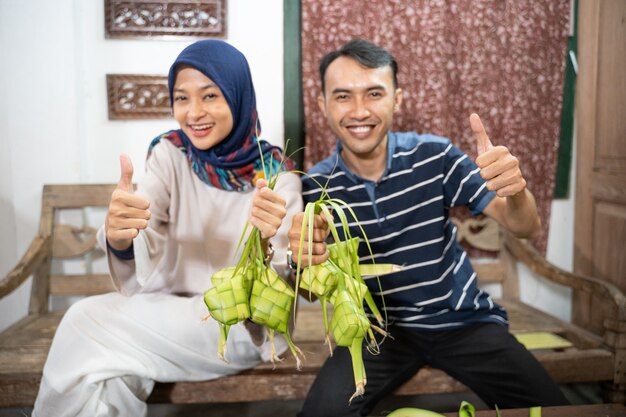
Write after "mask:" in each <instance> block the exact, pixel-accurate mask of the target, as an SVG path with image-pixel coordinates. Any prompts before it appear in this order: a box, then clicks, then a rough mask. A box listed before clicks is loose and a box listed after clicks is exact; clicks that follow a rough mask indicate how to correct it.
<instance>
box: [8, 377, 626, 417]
mask: <svg viewBox="0 0 626 417" xmlns="http://www.w3.org/2000/svg"><path fill="white" fill-rule="evenodd" d="M562 390H563V392H564V393H565V395H566V396H567V398H568V399H569V400H570V401H571V402H572V403H573V404H578V405H585V404H592V403H599V402H600V397H599V395H600V390H599V388H598V387H596V386H595V384H577V385H567V386H562ZM461 401H469V402H470V403H472V404H473V405H474V406H475V407H476V408H477V409H479V410H480V409H482V410H485V409H486V406H485V404H484V403H483V402H482V401H481V400H480V399H479V398H478V397H476V396H475V395H474V394H472V393H455V394H436V395H421V396H419V397H405V396H399V397H391V398H388V399H386V400H383V401H382V402H381V403H380V404H379V405H378V406H377V407H376V409H375V410H374V413H373V416H384V415H386V414H387V413H389V412H390V411H392V410H394V409H396V408H400V407H418V408H424V409H428V410H433V411H437V412H439V413H448V412H451V413H452V414H450V415H451V416H454V417H456V416H457V415H458V414H457V411H458V407H459V404H460V403H461ZM301 406H302V401H262V402H253V403H245V404H242V403H235V404H211V405H206V404H192V405H172V404H149V405H148V417H217V416H219V417H294V416H295V415H296V414H297V412H298V411H299V410H300V408H301ZM31 411H32V409H31V408H7V409H0V417H30V414H31ZM509 414H511V413H510V412H508V413H506V414H503V416H504V417H519V416H521V414H520V415H519V416H518V415H517V414H511V415H509ZM527 415H528V414H527V413H526V414H525V415H524V417H526V416H527ZM492 416H495V414H493V412H492V413H491V414H489V413H487V414H485V415H480V414H479V416H477V417H492ZM543 416H544V417H550V415H548V414H546V413H543ZM606 416H607V417H618V416H619V417H626V416H624V415H620V414H610V413H607V414H606ZM567 417H574V415H572V416H567ZM585 417H594V416H585Z"/></svg>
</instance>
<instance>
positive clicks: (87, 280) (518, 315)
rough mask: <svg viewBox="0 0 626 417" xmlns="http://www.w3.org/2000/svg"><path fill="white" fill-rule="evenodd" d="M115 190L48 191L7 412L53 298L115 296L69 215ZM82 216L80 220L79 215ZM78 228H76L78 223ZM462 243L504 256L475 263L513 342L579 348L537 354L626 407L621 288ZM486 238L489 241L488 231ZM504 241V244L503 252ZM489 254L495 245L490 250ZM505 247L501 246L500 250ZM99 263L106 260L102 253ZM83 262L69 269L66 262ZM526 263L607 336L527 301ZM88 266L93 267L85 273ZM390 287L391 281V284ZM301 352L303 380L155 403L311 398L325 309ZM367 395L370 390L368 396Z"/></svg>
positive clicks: (282, 374)
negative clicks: (552, 339)
mask: <svg viewBox="0 0 626 417" xmlns="http://www.w3.org/2000/svg"><path fill="white" fill-rule="evenodd" d="M113 187H114V185H113V184H100V185H98V184H90V185H87V184H82V185H46V186H44V190H43V198H42V214H41V223H40V230H39V234H38V236H37V237H35V239H34V240H33V243H32V244H31V246H30V248H29V249H28V251H27V252H26V254H25V255H24V257H23V258H22V260H20V261H19V262H18V264H17V266H16V267H15V268H14V269H13V270H12V271H10V272H9V273H8V274H7V275H6V276H5V277H4V278H3V279H2V280H1V281H0V298H1V297H4V296H6V295H7V294H9V293H10V292H12V291H13V290H15V288H17V287H18V286H19V285H21V284H22V283H23V282H24V281H25V280H26V279H27V278H28V277H30V276H32V277H33V286H32V295H31V300H30V305H29V314H28V316H27V317H26V318H24V319H23V320H21V321H19V322H18V323H15V324H14V325H13V326H11V327H10V328H9V329H7V330H5V331H4V332H2V333H1V334H0V407H20V406H32V404H33V403H34V400H35V396H36V394H37V390H38V387H39V381H40V379H41V371H42V368H43V365H44V363H45V359H46V356H47V353H48V349H49V347H50V343H51V340H52V337H53V335H54V332H55V329H56V327H57V326H58V323H59V321H60V320H61V317H62V315H63V309H61V310H58V311H55V310H54V309H52V308H51V305H52V304H53V303H51V300H52V298H54V297H59V296H71V297H76V296H85V295H92V294H99V293H102V292H106V291H111V290H112V285H111V283H110V280H109V278H108V275H107V274H106V271H105V272H102V271H100V272H93V271H92V270H91V266H90V265H91V263H92V262H93V259H94V258H95V257H97V256H96V255H94V254H95V253H96V252H97V251H98V250H97V249H94V247H93V245H94V243H95V240H94V236H93V230H94V229H95V228H97V227H98V226H99V223H98V224H92V225H89V224H82V225H72V226H68V225H67V224H65V223H64V222H65V221H66V218H64V216H62V215H61V212H62V211H63V210H77V209H78V210H79V211H81V212H83V213H82V214H81V215H79V216H77V217H78V218H80V220H81V221H83V220H85V219H87V220H88V219H89V218H90V214H91V213H90V212H88V213H87V214H85V213H84V211H85V210H86V211H89V210H91V208H94V207H100V208H101V209H102V207H106V206H107V205H108V201H109V197H110V194H111V191H112V189H113ZM75 217H76V216H75ZM72 220H75V219H72ZM457 225H458V227H459V236H460V238H462V239H465V240H466V241H469V242H470V243H474V244H476V245H477V246H478V247H481V246H482V247H481V249H498V248H499V252H498V257H497V258H496V259H491V260H486V261H485V260H473V261H474V262H475V266H476V270H477V273H478V275H479V279H480V282H481V283H499V284H500V285H501V286H502V296H503V298H502V299H500V300H497V302H499V303H500V304H501V305H502V306H503V307H504V308H505V309H506V310H507V312H508V314H509V320H510V326H511V330H512V332H513V333H524V332H538V331H545V332H550V333H553V334H556V335H558V336H561V337H562V338H564V339H566V340H568V341H569V342H571V346H570V347H565V348H557V349H540V350H533V353H534V354H535V355H536V357H537V358H538V359H539V361H540V362H541V363H542V364H543V366H544V367H545V368H546V369H547V370H548V372H549V373H550V374H551V375H552V376H553V378H554V379H555V380H556V381H557V382H559V383H574V382H596V381H597V382H602V384H603V386H604V388H605V389H604V393H605V397H606V401H607V402H621V403H623V402H624V400H625V396H624V389H625V387H626V385H625V384H626V381H625V380H626V377H625V374H624V371H625V366H626V361H625V359H626V358H625V356H624V354H625V352H626V349H625V348H626V339H624V333H625V332H626V298H625V297H624V295H623V294H622V293H621V292H620V291H619V290H618V289H617V288H615V287H614V286H612V285H610V284H607V283H605V282H603V281H601V280H598V279H595V278H592V277H583V276H579V275H575V274H571V273H568V272H565V271H562V270H560V269H559V268H557V267H555V266H554V265H551V264H549V263H548V262H547V261H546V260H545V259H544V258H543V257H542V256H540V255H539V254H538V253H537V252H536V251H535V250H534V249H533V248H532V247H531V246H530V245H528V244H527V243H526V242H524V241H521V240H518V239H515V238H512V237H511V236H509V235H506V234H504V235H502V236H500V235H499V234H498V233H496V234H495V235H494V233H493V230H494V229H493V225H489V226H486V227H483V228H482V230H483V231H485V233H484V235H486V236H488V239H487V240H488V241H487V243H485V242H484V241H481V240H480V239H474V237H471V236H470V235H468V233H469V231H470V230H472V229H474V228H475V226H476V223H475V220H473V219H468V220H467V221H466V222H458V223H457ZM479 234H480V232H479ZM494 241H495V243H494ZM485 245H486V246H485ZM496 245H497V246H496ZM99 256H102V253H100V255H99ZM76 259H78V260H79V264H81V265H80V266H81V267H82V268H83V269H84V270H83V271H78V272H77V271H75V270H74V269H75V267H76V266H75V265H71V267H68V268H63V267H61V266H60V265H62V263H63V262H67V261H68V260H69V262H75V261H72V260H76ZM517 261H521V262H523V263H525V264H526V265H527V266H528V267H529V268H530V269H531V270H533V271H534V272H535V273H536V274H538V275H540V276H542V277H544V278H545V279H548V280H550V281H553V282H555V283H558V284H561V285H565V286H568V287H570V288H572V289H575V290H577V291H583V292H586V293H589V294H593V296H594V297H599V298H601V299H604V300H605V306H606V309H605V310H606V311H603V312H602V314H605V320H604V328H603V329H602V330H601V332H595V333H594V332H591V331H589V330H585V329H583V328H581V327H579V326H575V325H573V324H571V323H567V322H564V321H562V320H559V319H557V318H556V317H554V316H551V315H549V314H546V313H544V312H542V311H540V310H538V309H536V308H534V307H532V306H530V305H528V304H526V303H523V302H522V301H520V299H519V287H518V285H517V274H516V262H517ZM85 265H86V267H85ZM383 279H384V278H383ZM293 338H294V341H295V342H296V344H297V345H298V346H299V347H300V348H301V349H302V350H303V351H304V353H305V355H306V359H305V361H304V362H303V366H302V369H301V370H300V371H297V370H296V368H295V362H294V360H293V358H292V357H291V356H290V354H286V355H285V360H284V361H283V362H280V363H277V364H276V366H275V367H274V366H272V364H262V365H259V366H257V367H256V368H254V369H251V370H248V371H245V372H242V373H239V374H237V375H232V376H229V377H224V378H220V379H216V380H211V381H202V382H178V383H157V384H156V386H155V389H154V391H153V393H152V395H151V396H150V398H149V401H150V402H160V403H217V402H219V403H227V402H250V401H262V400H281V399H284V400H293V399H302V398H304V396H305V395H306V392H307V391H308V389H309V387H310V385H311V383H312V382H313V380H314V378H315V375H316V373H317V371H318V370H319V367H320V366H321V364H322V363H323V362H324V360H325V358H326V357H327V355H328V347H327V346H325V345H324V344H323V326H322V319H321V311H320V308H319V305H317V304H306V303H302V304H301V306H300V308H299V311H298V319H297V323H296V330H295V332H294V335H293ZM366 389H367V388H366ZM463 390H466V388H465V387H464V386H463V385H462V384H460V383H459V382H457V381H455V380H454V379H452V378H451V377H449V376H448V375H446V374H445V373H443V372H442V371H439V370H437V369H432V368H424V369H422V370H420V371H419V372H418V373H417V374H416V375H415V376H414V377H413V378H412V379H411V380H410V381H408V382H407V383H405V384H404V385H403V386H402V387H400V388H399V389H398V390H397V391H396V394H397V395H416V394H433V393H446V392H459V391H463Z"/></svg>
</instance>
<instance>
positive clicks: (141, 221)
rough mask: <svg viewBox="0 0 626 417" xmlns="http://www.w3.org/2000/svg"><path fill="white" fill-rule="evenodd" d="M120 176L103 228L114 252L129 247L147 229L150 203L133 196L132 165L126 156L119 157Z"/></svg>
mask: <svg viewBox="0 0 626 417" xmlns="http://www.w3.org/2000/svg"><path fill="white" fill-rule="evenodd" d="M120 165H121V171H122V174H121V176H120V181H119V182H118V183H117V188H116V189H115V190H114V191H113V193H112V194H111V202H110V203H109V210H108V212H107V215H106V220H105V222H104V227H105V231H106V238H107V242H108V243H109V245H110V246H111V247H112V248H113V249H115V250H125V249H128V248H129V247H130V245H131V244H132V242H133V239H134V238H135V237H137V235H138V234H139V230H142V229H145V228H147V227H148V220H149V219H150V211H149V210H148V207H150V202H149V201H148V200H147V199H145V198H143V197H140V196H136V195H134V194H133V164H132V162H131V160H130V158H129V157H128V156H127V155H121V156H120Z"/></svg>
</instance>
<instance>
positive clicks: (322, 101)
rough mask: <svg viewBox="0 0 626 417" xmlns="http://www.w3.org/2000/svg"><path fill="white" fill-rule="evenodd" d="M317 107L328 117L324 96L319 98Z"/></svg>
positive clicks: (321, 95)
mask: <svg viewBox="0 0 626 417" xmlns="http://www.w3.org/2000/svg"><path fill="white" fill-rule="evenodd" d="M317 107H319V108H320V111H321V112H322V113H323V114H324V116H326V100H325V97H324V95H323V94H320V95H319V96H317Z"/></svg>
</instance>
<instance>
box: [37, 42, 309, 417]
mask: <svg viewBox="0 0 626 417" xmlns="http://www.w3.org/2000/svg"><path fill="white" fill-rule="evenodd" d="M168 85H169V91H170V101H171V104H172V110H173V113H174V117H175V119H176V121H177V122H178V124H179V126H180V128H179V129H178V130H172V131H169V132H166V133H164V134H163V135H160V136H158V137H157V138H155V139H154V140H153V141H152V143H151V145H150V147H149V151H148V160H147V162H146V173H145V175H144V178H143V179H142V181H141V183H140V184H138V187H137V192H136V193H133V192H132V175H133V171H132V165H131V163H130V160H129V159H128V158H127V157H126V156H122V157H121V177H120V181H119V184H118V187H117V189H116V190H115V191H114V192H113V194H112V196H111V202H110V205H109V210H108V213H107V217H106V222H105V225H104V226H103V228H101V230H100V233H99V238H100V241H101V244H102V245H103V246H105V247H106V248H107V257H108V262H109V268H110V272H111V276H112V279H113V282H114V284H115V286H116V288H117V290H118V292H117V293H111V294H105V295H101V296H95V297H89V298H86V299H83V300H81V301H79V302H78V303H76V304H74V305H73V306H72V307H71V308H70V309H69V310H68V311H67V313H66V314H65V316H64V318H63V320H62V322H61V324H60V325H59V328H58V330H57V332H56V335H55V338H54V341H53V343H52V347H51V349H50V354H49V356H48V360H47V363H46V366H45V367H44V372H43V379H42V383H41V387H40V391H39V394H38V398H37V401H36V403H35V408H34V411H33V416H36V417H40V416H55V417H58V416H90V417H93V416H117V415H123V416H142V415H146V410H147V408H146V404H145V400H146V398H147V397H148V395H149V394H150V392H151V391H152V388H153V386H154V381H166V382H169V381H180V380H185V381H193V380H207V379H212V378H218V377H220V376H223V375H228V374H232V373H236V372H238V371H241V370H243V369H247V368H250V367H253V366H255V365H257V364H258V363H259V362H261V361H264V360H265V361H266V360H268V359H270V355H271V353H270V343H269V342H268V341H267V338H265V337H264V333H263V329H261V328H260V327H258V326H256V325H254V324H251V323H246V324H245V325H243V324H237V325H234V326H232V328H231V329H230V333H229V337H228V347H227V352H228V353H227V359H228V363H227V362H224V361H221V360H220V359H218V357H217V346H218V336H219V329H218V325H217V322H216V321H214V320H207V321H202V320H201V318H202V317H203V316H204V315H205V314H206V313H207V309H206V306H205V305H204V303H203V298H202V294H203V292H204V291H206V290H207V289H208V288H209V287H210V286H211V280H210V277H211V275H212V274H213V273H214V272H215V271H217V270H218V269H220V268H223V267H226V266H234V264H235V262H236V260H237V256H238V254H237V253H236V249H237V244H238V242H239V239H240V236H241V234H242V231H243V229H244V226H245V224H246V221H249V222H250V223H251V224H252V225H253V226H255V227H257V228H258V229H259V231H260V234H261V238H262V242H263V245H264V247H265V248H266V249H267V251H268V258H271V253H269V252H271V251H270V249H271V248H272V247H273V248H275V250H276V256H274V257H273V259H274V260H273V261H272V262H271V265H272V266H273V267H274V269H275V270H276V271H277V272H278V273H279V274H281V275H283V276H285V277H286V276H287V274H288V273H289V270H288V268H287V265H286V262H285V259H286V257H285V250H286V246H287V226H288V224H289V223H290V218H291V216H292V215H293V214H294V213H296V212H298V211H301V210H302V202H301V197H300V187H301V186H300V180H299V178H298V177H297V176H296V175H295V174H293V173H288V172H283V173H282V174H281V175H280V176H279V178H278V181H277V184H276V186H275V188H274V189H273V190H271V189H269V188H268V187H267V181H266V180H264V179H260V180H258V181H256V188H255V186H254V185H253V179H254V178H255V176H257V177H258V176H259V175H258V173H259V171H262V169H263V168H262V167H263V166H265V169H266V177H267V175H268V174H269V173H276V172H278V171H281V170H282V171H285V170H286V168H290V167H291V162H290V161H287V162H285V161H283V159H284V158H283V156H282V151H281V150H280V148H277V147H273V146H271V145H269V144H268V143H267V142H265V141H262V140H259V139H258V135H259V134H260V124H259V121H258V119H257V112H256V98H255V93H254V87H253V84H252V78H251V75H250V70H249V67H248V63H247V61H246V59H245V57H244V56H243V55H242V54H241V53H240V52H239V51H238V50H236V49H235V48H234V47H232V46H230V45H228V44H227V43H225V42H223V41H218V40H203V41H199V42H196V43H194V44H192V45H190V46H189V47H187V48H186V49H184V50H183V51H182V52H181V54H180V55H179V56H178V58H177V59H176V61H175V62H174V63H173V64H172V66H171V68H170V72H169V77H168ZM259 144H260V146H259ZM261 159H263V162H264V163H262V162H261ZM285 165H288V166H287V167H285ZM105 240H106V242H105ZM281 342H283V343H281ZM276 343H277V348H278V349H279V352H282V351H284V350H285V347H286V345H285V343H284V341H282V340H277V342H276Z"/></svg>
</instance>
